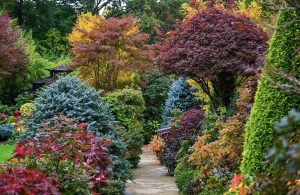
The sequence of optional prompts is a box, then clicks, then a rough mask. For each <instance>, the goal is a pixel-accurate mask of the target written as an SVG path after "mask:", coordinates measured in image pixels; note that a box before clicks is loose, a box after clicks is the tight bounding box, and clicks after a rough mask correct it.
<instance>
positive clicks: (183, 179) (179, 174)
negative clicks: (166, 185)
mask: <svg viewBox="0 0 300 195" xmlns="http://www.w3.org/2000/svg"><path fill="white" fill-rule="evenodd" d="M190 146H191V143H190V142H189V141H187V140H185V141H183V142H182V144H181V148H180V150H179V151H178V153H177V155H176V160H177V162H178V164H177V166H176V168H175V174H174V176H175V182H176V185H177V187H178V189H179V191H180V192H182V193H183V194H193V188H191V185H192V183H193V182H194V179H195V178H196V176H197V174H198V171H197V169H195V167H193V166H192V165H191V164H190V163H189V162H188V158H189V148H190Z"/></svg>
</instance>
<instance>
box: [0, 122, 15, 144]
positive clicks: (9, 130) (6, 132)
mask: <svg viewBox="0 0 300 195" xmlns="http://www.w3.org/2000/svg"><path fill="white" fill-rule="evenodd" d="M14 131H15V128H14V127H13V126H12V125H0V141H6V140H8V139H9V138H10V137H11V136H12V134H13V132H14Z"/></svg>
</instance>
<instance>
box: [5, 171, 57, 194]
mask: <svg viewBox="0 0 300 195" xmlns="http://www.w3.org/2000/svg"><path fill="white" fill-rule="evenodd" d="M0 193H1V194H43V195H56V194H60V192H59V190H58V188H57V187H56V182H55V180H52V181H51V182H50V181H48V180H47V177H46V176H45V175H44V174H43V173H41V172H39V171H37V170H26V169H17V168H16V169H15V168H4V167H0Z"/></svg>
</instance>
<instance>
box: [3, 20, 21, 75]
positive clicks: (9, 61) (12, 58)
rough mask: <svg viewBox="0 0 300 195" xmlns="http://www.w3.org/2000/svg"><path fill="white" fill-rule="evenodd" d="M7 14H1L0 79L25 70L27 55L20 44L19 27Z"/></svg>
mask: <svg viewBox="0 0 300 195" xmlns="http://www.w3.org/2000/svg"><path fill="white" fill-rule="evenodd" d="M10 20H11V19H10V17H9V16H8V15H7V14H4V15H3V16H0V40H1V41H0V51H1V52H0V80H2V79H5V78H9V77H11V76H12V75H14V74H17V73H20V72H23V71H24V70H25V64H26V55H25V53H24V48H23V47H21V46H20V45H19V44H18V40H19V38H20V36H19V34H18V28H17V27H16V26H14V25H12V24H11V21H10Z"/></svg>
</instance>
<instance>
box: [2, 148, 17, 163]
mask: <svg viewBox="0 0 300 195" xmlns="http://www.w3.org/2000/svg"><path fill="white" fill-rule="evenodd" d="M14 149H15V146H10V145H0V164H2V163H4V162H5V161H7V160H8V159H9V158H10V157H11V156H12V153H13V151H14Z"/></svg>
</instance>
